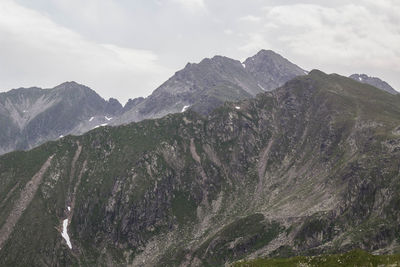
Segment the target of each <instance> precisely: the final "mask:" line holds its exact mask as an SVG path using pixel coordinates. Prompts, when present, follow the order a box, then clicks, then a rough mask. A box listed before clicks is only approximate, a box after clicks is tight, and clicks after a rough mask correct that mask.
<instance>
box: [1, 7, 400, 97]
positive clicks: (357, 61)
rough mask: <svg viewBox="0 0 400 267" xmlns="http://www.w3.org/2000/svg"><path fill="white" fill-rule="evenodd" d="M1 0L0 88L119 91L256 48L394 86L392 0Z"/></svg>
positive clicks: (128, 92)
mask: <svg viewBox="0 0 400 267" xmlns="http://www.w3.org/2000/svg"><path fill="white" fill-rule="evenodd" d="M5 5H8V6H9V7H10V6H12V8H13V10H14V11H13V12H14V14H13V15H12V17H10V16H3V15H2V16H0V35H1V36H2V37H3V36H4V38H6V37H7V40H6V41H4V40H3V39H2V40H0V50H1V51H0V70H1V73H0V88H1V90H9V89H11V88H15V87H20V86H30V85H38V86H54V85H55V84H57V83H60V82H63V81H64V80H71V79H74V80H77V81H78V82H81V83H84V84H87V85H89V86H91V87H93V89H95V90H96V91H98V92H100V94H101V95H102V96H105V97H110V96H115V97H117V98H119V99H120V100H122V101H126V99H128V98H130V97H136V96H145V95H148V94H149V93H150V92H151V91H152V90H154V89H155V88H156V87H157V86H158V85H160V84H161V83H162V82H163V81H165V80H166V79H167V78H168V77H169V76H170V75H172V74H173V73H174V71H176V70H178V69H180V68H182V67H183V66H185V64H186V63H187V62H198V61H200V60H201V59H202V58H204V57H211V56H213V55H215V54H221V55H226V56H229V57H233V58H237V59H244V58H246V57H248V56H250V55H252V54H253V53H255V52H257V50H259V49H262V48H264V49H272V50H275V51H277V52H278V53H281V54H282V55H283V56H285V57H287V58H289V59H290V60H292V61H293V62H295V63H296V64H298V65H300V66H302V67H304V68H307V69H312V68H319V69H322V70H324V71H326V72H336V73H341V74H345V75H347V74H351V73H355V72H365V73H368V74H370V75H373V76H379V77H381V78H383V79H385V80H387V81H388V82H389V83H391V84H392V85H393V86H394V87H395V88H397V89H400V75H399V69H400V66H399V64H400V63H399V62H400V57H399V54H398V47H399V45H400V39H399V36H400V35H399V31H400V29H399V23H398V21H399V17H398V14H400V8H399V3H397V2H396V1H395V0H382V1H372V0H361V1H353V2H349V1H342V0H335V1H329V3H325V2H324V3H321V1H317V0H309V1H307V0H303V1H295V0H284V1H277V0H268V1H265V0H251V1H249V0H236V1H231V0H219V1H211V0H204V1H202V0H157V1H156V0H152V1H147V0H146V1H144V0H142V1H139V0H138V1H108V0H88V1H84V2H82V1H79V0H59V1H51V0H37V1H30V0H2V2H1V4H0V6H2V7H3V9H0V12H4V6H5ZM77 7H79V8H77ZM2 10H3V11H2ZM21 12H22V13H23V14H22V15H21ZM23 24H28V25H31V30H30V32H26V31H24V27H25V26H22V25H23ZM25 28H26V27H25Z"/></svg>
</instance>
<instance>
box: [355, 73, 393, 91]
mask: <svg viewBox="0 0 400 267" xmlns="http://www.w3.org/2000/svg"><path fill="white" fill-rule="evenodd" d="M350 78H352V79H353V80H356V81H359V82H361V83H366V84H369V85H372V86H375V87H376V88H378V89H381V90H383V91H386V92H388V93H390V94H392V95H396V94H398V93H399V92H397V91H396V90H394V89H393V87H392V86H390V85H389V84H388V83H387V82H385V81H382V80H381V79H379V78H377V77H370V76H368V75H366V74H352V75H350Z"/></svg>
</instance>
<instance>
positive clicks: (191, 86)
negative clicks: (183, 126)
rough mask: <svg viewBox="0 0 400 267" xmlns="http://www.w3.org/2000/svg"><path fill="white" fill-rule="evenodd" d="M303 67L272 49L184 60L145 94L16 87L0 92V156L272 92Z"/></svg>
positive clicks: (203, 111)
mask: <svg viewBox="0 0 400 267" xmlns="http://www.w3.org/2000/svg"><path fill="white" fill-rule="evenodd" d="M304 74H305V71H304V70H302V69H301V68H299V67H298V66H296V65H295V64H293V63H290V62H289V61H288V60H287V59H285V58H283V57H282V56H280V55H278V54H276V53H275V52H272V51H266V50H262V51H260V52H259V53H257V54H256V55H255V56H253V57H251V58H248V59H247V60H246V61H245V62H244V63H241V62H240V61H238V60H234V59H230V58H227V57H223V56H215V57H213V58H211V59H210V58H206V59H204V60H202V61H201V62H200V63H198V64H190V63H189V64H187V65H186V67H185V68H184V69H182V70H180V71H178V72H176V73H175V75H173V76H172V77H171V78H170V79H168V80H167V81H166V82H165V83H163V84H162V85H161V86H160V87H158V88H157V89H156V90H155V91H154V92H153V93H152V94H151V95H150V96H148V97H146V98H143V97H140V98H136V99H133V100H132V99H130V100H129V101H128V102H127V103H126V105H125V106H124V107H123V106H122V105H121V104H120V103H119V102H118V100H116V99H113V98H111V99H110V100H108V101H106V100H104V99H103V98H101V97H100V96H99V95H98V94H97V93H96V92H95V91H93V90H92V89H90V88H88V87H86V86H83V85H80V84H78V83H75V82H67V83H63V84H61V85H59V86H57V87H55V88H53V89H40V88H20V89H15V90H11V91H9V92H6V93H1V94H0V123H1V124H2V125H5V127H2V128H1V129H0V154H3V153H6V152H9V151H12V150H16V149H18V150H20V149H23V150H25V149H29V148H32V147H35V146H37V145H39V144H42V143H44V142H46V141H49V140H55V139H58V138H60V137H61V136H66V135H68V134H75V135H77V134H82V133H85V132H87V131H89V130H92V129H93V128H95V127H99V126H105V125H114V126H115V125H121V124H126V123H130V122H137V121H141V120H144V119H154V118H160V117H163V116H165V115H167V114H170V113H177V112H183V111H186V110H188V109H191V110H193V111H196V112H197V113H199V114H202V115H207V114H209V113H210V112H211V111H212V110H214V109H215V108H216V107H218V106H221V105H223V103H225V102H226V101H238V100H243V99H247V98H252V97H255V96H256V95H257V94H259V93H261V92H264V91H270V90H273V89H275V88H277V87H279V86H281V85H283V84H284V83H285V82H287V81H289V80H290V79H292V78H294V77H296V76H299V75H304Z"/></svg>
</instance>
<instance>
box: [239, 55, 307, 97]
mask: <svg viewBox="0 0 400 267" xmlns="http://www.w3.org/2000/svg"><path fill="white" fill-rule="evenodd" d="M243 66H245V69H246V71H247V72H248V73H249V74H251V75H252V76H253V77H254V78H255V80H256V81H257V84H258V86H259V87H261V88H262V89H263V90H264V91H271V90H273V89H276V88H278V87H279V86H282V85H283V84H284V83H285V82H287V81H289V80H291V79H293V78H294V77H296V76H301V75H305V74H307V73H308V72H307V71H305V70H303V69H302V68H300V67H298V66H297V65H295V64H293V63H291V62H290V61H289V60H287V59H286V58H284V57H282V56H281V55H279V54H277V53H275V52H274V51H271V50H261V51H260V52H258V53H257V54H256V55H255V56H253V57H250V58H248V59H246V60H245V61H244V62H243Z"/></svg>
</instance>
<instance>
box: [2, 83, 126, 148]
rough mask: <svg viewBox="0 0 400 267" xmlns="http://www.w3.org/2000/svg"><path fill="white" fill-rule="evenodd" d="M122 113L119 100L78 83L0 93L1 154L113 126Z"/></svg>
mask: <svg viewBox="0 0 400 267" xmlns="http://www.w3.org/2000/svg"><path fill="white" fill-rule="evenodd" d="M121 112H122V106H121V104H120V103H119V102H118V101H117V100H115V99H110V100H109V101H106V100H104V99H103V98H101V97H100V96H99V95H98V94H97V93H96V92H95V91H93V90H92V89H90V88H89V87H86V86H83V85H80V84H78V83H75V82H66V83H63V84H61V85H59V86H56V87H54V88H53V89H40V88H36V87H34V88H20V89H14V90H11V91H9V92H6V93H0V122H1V126H2V127H1V128H0V154H2V153H6V152H9V151H12V150H15V149H18V150H20V149H29V148H32V147H35V146H37V145H39V144H41V143H44V142H46V141H49V140H55V139H58V138H60V137H62V136H65V135H68V134H82V133H84V132H86V131H88V130H91V129H93V127H95V126H96V125H101V124H103V125H104V124H106V123H109V120H110V118H111V117H113V116H116V115H119V114H120V113H121Z"/></svg>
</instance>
